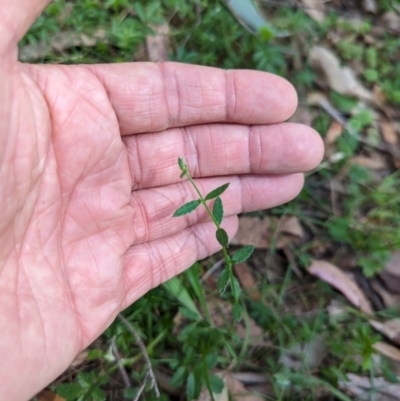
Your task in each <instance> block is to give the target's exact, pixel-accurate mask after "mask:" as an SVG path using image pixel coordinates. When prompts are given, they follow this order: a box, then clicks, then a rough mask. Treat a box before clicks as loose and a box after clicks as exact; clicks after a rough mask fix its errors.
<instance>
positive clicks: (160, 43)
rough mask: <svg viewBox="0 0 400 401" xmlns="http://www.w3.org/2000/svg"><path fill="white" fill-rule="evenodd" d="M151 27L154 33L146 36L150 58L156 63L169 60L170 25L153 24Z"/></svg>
mask: <svg viewBox="0 0 400 401" xmlns="http://www.w3.org/2000/svg"><path fill="white" fill-rule="evenodd" d="M150 28H151V29H152V30H153V31H154V35H148V36H147V37H146V47H147V52H148V55H149V60H150V61H153V62H155V63H159V62H163V61H167V60H168V49H169V47H170V41H169V26H168V25H167V24H163V25H151V26H150Z"/></svg>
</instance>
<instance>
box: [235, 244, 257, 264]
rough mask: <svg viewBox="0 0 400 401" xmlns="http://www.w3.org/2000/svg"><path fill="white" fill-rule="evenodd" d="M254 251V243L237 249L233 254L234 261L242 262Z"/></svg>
mask: <svg viewBox="0 0 400 401" xmlns="http://www.w3.org/2000/svg"><path fill="white" fill-rule="evenodd" d="M253 251H254V246H253V245H246V246H244V247H243V248H240V249H239V250H238V251H236V252H235V253H234V254H233V256H232V261H233V263H242V262H244V261H245V260H247V259H248V258H249V257H250V256H251V254H252V253H253Z"/></svg>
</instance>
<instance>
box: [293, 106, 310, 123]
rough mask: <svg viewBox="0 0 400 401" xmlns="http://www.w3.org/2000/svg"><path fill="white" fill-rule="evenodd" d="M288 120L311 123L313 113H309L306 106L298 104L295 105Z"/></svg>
mask: <svg viewBox="0 0 400 401" xmlns="http://www.w3.org/2000/svg"><path fill="white" fill-rule="evenodd" d="M289 121H290V122H291V123H298V124H304V125H312V121H313V115H312V114H311V112H310V110H309V108H308V107H307V106H301V105H299V107H297V109H296V111H295V112H294V114H293V115H292V117H290V119H289Z"/></svg>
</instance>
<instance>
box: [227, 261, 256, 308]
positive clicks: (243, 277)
mask: <svg viewBox="0 0 400 401" xmlns="http://www.w3.org/2000/svg"><path fill="white" fill-rule="evenodd" d="M233 270H234V272H235V276H236V277H237V278H238V280H239V283H240V285H241V286H242V288H243V289H244V290H245V291H246V293H247V294H248V295H249V297H250V298H251V299H252V300H253V301H259V300H260V299H261V293H260V291H259V290H258V289H257V283H256V280H255V279H254V277H253V275H252V274H251V270H250V267H249V265H248V264H247V263H239V264H237V265H233Z"/></svg>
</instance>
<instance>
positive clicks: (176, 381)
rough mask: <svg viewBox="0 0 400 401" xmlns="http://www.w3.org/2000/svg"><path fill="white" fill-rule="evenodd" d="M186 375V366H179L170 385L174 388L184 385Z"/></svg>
mask: <svg viewBox="0 0 400 401" xmlns="http://www.w3.org/2000/svg"><path fill="white" fill-rule="evenodd" d="M185 375H186V368H185V366H179V368H178V370H177V371H176V372H175V373H174V375H173V376H172V379H171V380H170V384H171V386H172V387H178V386H180V385H181V384H182V383H183V380H184V379H185Z"/></svg>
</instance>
